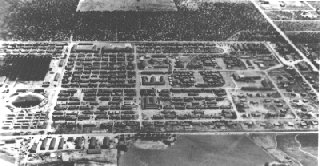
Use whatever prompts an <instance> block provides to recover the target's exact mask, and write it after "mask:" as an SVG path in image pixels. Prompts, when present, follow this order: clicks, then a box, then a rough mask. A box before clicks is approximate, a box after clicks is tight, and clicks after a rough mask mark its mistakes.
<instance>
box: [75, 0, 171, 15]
mask: <svg viewBox="0 0 320 166" xmlns="http://www.w3.org/2000/svg"><path fill="white" fill-rule="evenodd" d="M176 10H177V8H176V6H175V3H174V2H173V0H117V1H114V0H81V1H80V2H79V5H78V8H77V11H80V12H86V11H176Z"/></svg>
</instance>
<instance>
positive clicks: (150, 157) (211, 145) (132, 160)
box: [120, 135, 273, 166]
mask: <svg viewBox="0 0 320 166" xmlns="http://www.w3.org/2000/svg"><path fill="white" fill-rule="evenodd" d="M268 161H273V159H272V158H271V157H270V156H269V155H268V154H267V153H265V152H264V151H263V150H262V149H261V148H260V147H258V146H257V145H255V144H254V143H253V142H252V141H251V140H249V139H248V138H247V137H246V136H244V135H224V136H222V135H219V136H191V135H190V136H179V137H178V141H177V142H176V145H174V146H172V147H169V148H168V149H166V150H143V149H138V148H135V147H131V148H129V151H128V152H127V153H125V154H124V156H122V157H121V158H120V166H148V165H150V166H180V165H181V166H194V165H198V166H207V165H208V166H212V165H219V166H229V165H230V166H233V165H234V164H235V163H237V164H236V165H237V166H260V165H261V166H262V165H264V163H266V162H268Z"/></svg>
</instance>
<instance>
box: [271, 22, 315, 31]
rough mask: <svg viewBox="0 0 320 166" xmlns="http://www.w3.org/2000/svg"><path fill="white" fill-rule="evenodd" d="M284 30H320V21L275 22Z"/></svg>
mask: <svg viewBox="0 0 320 166" xmlns="http://www.w3.org/2000/svg"><path fill="white" fill-rule="evenodd" d="M275 23H276V24H277V26H278V27H279V28H280V29H281V30H283V31H320V21H314V20H305V21H303V22H301V21H296V22H284V21H277V22H275Z"/></svg>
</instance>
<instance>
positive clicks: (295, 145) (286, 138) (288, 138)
mask: <svg viewBox="0 0 320 166" xmlns="http://www.w3.org/2000/svg"><path fill="white" fill-rule="evenodd" d="M295 137H296V134H281V135H277V138H276V140H277V145H278V146H277V147H278V149H280V150H281V151H283V152H285V153H286V154H288V155H289V156H290V157H292V158H293V159H294V160H295V161H297V162H300V163H301V164H302V165H303V166H315V165H318V161H317V159H315V158H314V157H312V156H310V155H308V154H306V153H304V152H303V151H301V150H300V149H299V147H300V143H299V142H297V141H296V140H295Z"/></svg>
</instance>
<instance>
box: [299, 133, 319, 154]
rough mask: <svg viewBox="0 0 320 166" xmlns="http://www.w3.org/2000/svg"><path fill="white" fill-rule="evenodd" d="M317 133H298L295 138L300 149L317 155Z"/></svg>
mask: <svg viewBox="0 0 320 166" xmlns="http://www.w3.org/2000/svg"><path fill="white" fill-rule="evenodd" d="M318 138H319V137H318V135H317V134H299V135H298V136H297V140H298V141H299V142H300V144H301V149H303V150H305V151H307V152H309V153H311V154H313V155H314V156H318V148H317V147H318Z"/></svg>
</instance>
